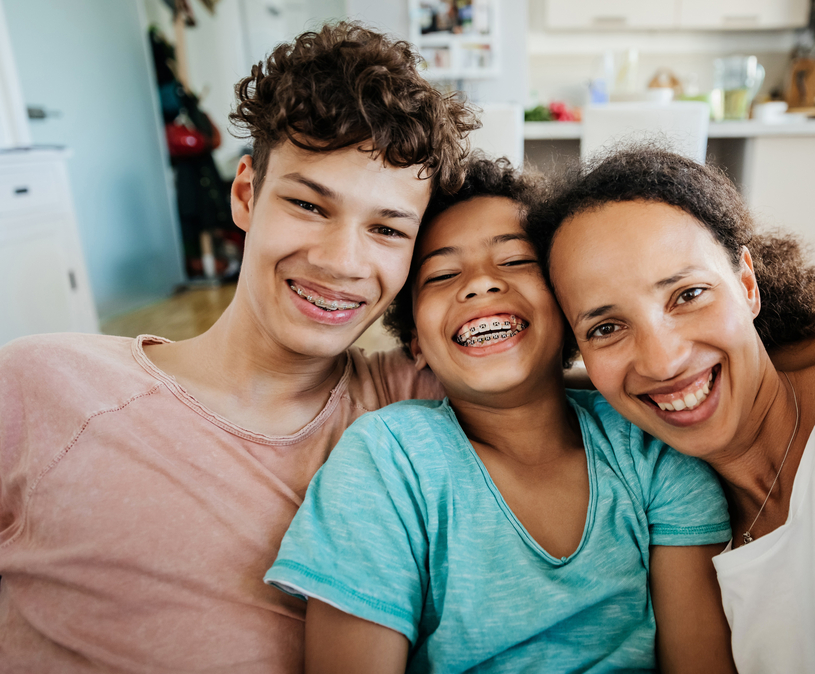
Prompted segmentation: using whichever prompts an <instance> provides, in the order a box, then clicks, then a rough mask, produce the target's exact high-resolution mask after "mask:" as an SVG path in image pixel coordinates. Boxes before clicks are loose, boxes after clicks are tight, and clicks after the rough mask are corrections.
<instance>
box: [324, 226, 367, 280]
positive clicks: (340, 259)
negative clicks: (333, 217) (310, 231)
mask: <svg viewBox="0 0 815 674" xmlns="http://www.w3.org/2000/svg"><path fill="white" fill-rule="evenodd" d="M359 229H360V228H358V227H355V226H354V225H353V224H352V223H337V224H335V225H333V226H329V227H326V228H325V229H324V230H323V231H322V232H321V233H320V236H319V238H318V239H317V240H315V241H314V242H312V245H311V246H310V248H309V252H308V261H309V263H310V264H312V265H314V266H315V267H318V268H319V269H321V270H322V271H323V272H325V273H326V274H327V275H329V276H331V277H333V278H337V279H362V278H368V277H369V276H370V275H371V264H372V260H371V259H370V257H371V256H370V255H368V251H367V250H366V246H365V240H364V236H363V235H362V234H361V233H360V231H359Z"/></svg>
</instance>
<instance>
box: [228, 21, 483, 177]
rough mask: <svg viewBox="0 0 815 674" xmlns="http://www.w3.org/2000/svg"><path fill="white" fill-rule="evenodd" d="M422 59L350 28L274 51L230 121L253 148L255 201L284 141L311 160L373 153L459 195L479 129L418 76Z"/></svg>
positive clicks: (457, 104) (334, 27)
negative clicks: (470, 143)
mask: <svg viewBox="0 0 815 674" xmlns="http://www.w3.org/2000/svg"><path fill="white" fill-rule="evenodd" d="M420 60H421V58H420V57H419V56H418V55H417V54H416V52H415V51H414V50H413V48H412V47H411V45H410V44H409V43H407V42H404V41H394V40H392V39H390V38H388V37H387V36H385V35H381V34H379V33H376V32H374V31H372V30H369V29H367V28H365V27H364V26H362V25H361V24H359V23H354V22H344V21H343V22H339V23H336V24H327V25H325V26H323V27H322V29H321V30H320V31H319V32H308V33H303V34H302V35H300V36H299V37H298V38H296V39H295V40H294V42H291V43H286V44H281V45H278V46H277V47H276V48H275V50H274V51H273V52H272V54H271V55H270V56H269V57H268V59H266V61H265V62H260V63H258V64H257V65H255V66H253V67H252V74H251V75H250V76H249V77H246V78H244V79H242V80H241V81H240V82H238V84H237V85H236V86H235V93H236V94H237V97H238V105H237V108H236V110H235V112H233V113H232V114H231V115H230V121H231V122H232V123H233V124H234V125H235V126H237V127H239V128H242V129H243V134H242V135H243V136H244V137H250V136H251V138H252V139H253V145H254V148H253V160H254V170H255V183H254V184H255V191H256V193H257V192H259V189H260V186H261V184H262V182H263V178H264V177H265V174H266V168H267V164H268V158H269V152H270V151H271V150H272V149H273V148H275V147H276V146H277V145H278V144H280V143H282V142H283V141H286V140H289V141H291V142H292V143H293V144H294V145H296V146H297V147H300V148H303V149H306V150H310V151H312V152H331V151H333V150H338V149H341V148H346V147H351V146H354V145H358V144H362V143H364V144H370V146H371V147H370V151H371V153H372V155H375V156H380V157H381V158H382V159H384V160H385V161H386V162H387V163H388V164H390V165H391V166H397V167H407V166H420V167H421V171H420V177H424V178H431V179H432V185H433V188H434V191H435V188H437V187H438V188H440V189H441V190H442V191H444V192H454V191H455V190H457V189H458V188H459V186H460V185H461V183H462V181H463V179H464V175H463V169H462V166H461V163H462V160H463V159H464V157H465V156H466V154H467V143H466V135H467V134H468V133H469V132H470V131H472V130H473V129H476V128H478V127H479V126H480V124H479V122H478V120H477V117H476V116H475V113H474V112H473V110H472V109H471V108H470V107H468V106H467V105H466V104H464V103H462V102H461V101H459V100H457V99H456V98H455V96H452V95H451V96H443V95H442V94H440V93H439V92H438V91H436V89H434V88H433V87H432V86H431V85H430V84H429V83H428V82H427V81H426V80H425V79H424V78H423V77H422V76H421V75H420V74H419V72H418V70H417V64H418V63H419V62H420ZM238 133H239V134H240V133H241V132H240V131H239V132H238ZM365 149H367V147H366V148H365Z"/></svg>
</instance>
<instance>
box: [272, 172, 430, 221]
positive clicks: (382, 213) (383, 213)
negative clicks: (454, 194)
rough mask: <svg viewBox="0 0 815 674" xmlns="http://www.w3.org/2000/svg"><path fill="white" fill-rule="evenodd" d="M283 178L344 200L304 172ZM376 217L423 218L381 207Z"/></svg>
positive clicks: (322, 194) (331, 197)
mask: <svg viewBox="0 0 815 674" xmlns="http://www.w3.org/2000/svg"><path fill="white" fill-rule="evenodd" d="M282 179H283V180H288V181H290V182H295V183H300V184H301V185H304V186H305V187H308V188H309V189H310V190H311V191H313V192H316V193H317V194H319V195H320V196H321V197H323V198H324V199H330V200H331V201H342V197H341V196H340V194H339V193H338V192H335V191H334V190H332V189H331V188H330V187H328V186H327V185H323V184H322V183H318V182H315V181H313V180H311V179H310V178H306V177H305V176H304V175H303V174H302V173H296V172H295V173H287V174H286V175H284V176H283V178H282ZM376 217H378V218H386V219H389V220H390V219H393V218H397V219H401V220H410V221H411V222H412V223H414V224H416V225H417V226H418V224H419V223H420V222H421V220H422V219H421V218H420V217H419V214H418V213H412V212H410V211H400V210H399V209H396V208H380V209H379V210H378V211H376Z"/></svg>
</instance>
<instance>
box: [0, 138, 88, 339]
mask: <svg viewBox="0 0 815 674" xmlns="http://www.w3.org/2000/svg"><path fill="white" fill-rule="evenodd" d="M65 331H76V332H98V331H99V322H98V319H97V316H96V309H95V307H94V304H93V298H92V296H91V292H90V285H89V283H88V275H87V272H86V270H85V263H84V260H83V257H82V251H81V248H80V245H79V236H78V233H77V230H76V220H75V218H74V213H73V205H72V201H71V195H70V190H69V187H68V175H67V171H66V169H65V164H64V154H63V153H62V152H60V151H55V150H11V151H5V152H0V344H5V343H6V342H9V341H11V340H12V339H15V338H17V337H22V336H24V335H31V334H36V333H41V332H65Z"/></svg>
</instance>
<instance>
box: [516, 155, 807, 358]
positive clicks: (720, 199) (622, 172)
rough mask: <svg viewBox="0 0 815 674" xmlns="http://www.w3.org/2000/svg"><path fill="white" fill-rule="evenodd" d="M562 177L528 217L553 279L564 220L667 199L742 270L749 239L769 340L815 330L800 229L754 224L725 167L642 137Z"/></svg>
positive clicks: (771, 343) (760, 324)
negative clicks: (794, 232) (776, 230)
mask: <svg viewBox="0 0 815 674" xmlns="http://www.w3.org/2000/svg"><path fill="white" fill-rule="evenodd" d="M558 182H559V184H558V185H557V186H554V187H553V188H552V193H551V194H550V197H549V199H548V200H547V201H546V202H541V203H539V204H538V206H537V207H536V208H535V209H534V211H533V212H530V214H529V216H528V217H527V232H528V234H529V237H530V239H531V240H532V242H533V244H534V245H535V246H536V248H537V250H538V256H539V259H540V261H541V265H542V267H543V273H544V276H545V277H546V279H547V281H548V282H549V283H550V286H551V278H550V276H549V259H550V258H549V256H550V252H551V250H552V242H553V240H554V238H555V236H556V235H557V231H558V229H559V228H560V226H561V225H562V224H563V223H564V222H566V221H567V220H569V219H570V218H573V217H574V216H576V215H578V214H579V213H583V212H586V211H590V210H594V209H598V208H601V207H602V206H604V205H605V204H608V203H613V202H623V201H651V202H661V203H664V204H668V205H670V206H675V207H677V208H681V209H682V210H683V211H685V212H686V213H688V214H689V215H691V216H692V217H693V218H694V219H695V220H696V221H697V222H699V224H701V225H702V226H703V227H704V228H705V229H707V230H708V231H709V232H710V233H711V234H712V235H713V238H714V239H715V240H716V241H717V242H718V243H719V245H721V246H722V248H723V249H724V250H725V252H726V253H727V255H728V257H729V258H730V262H731V264H732V265H733V268H734V269H735V270H738V268H739V261H740V258H741V247H742V246H747V248H748V249H749V251H750V254H751V256H752V259H753V268H754V271H755V275H756V280H757V282H758V287H759V291H760V293H761V312H760V313H759V315H758V316H757V317H756V319H755V321H754V325H755V327H756V330H757V331H758V334H759V336H760V337H761V340H762V341H763V342H764V345H765V346H766V347H767V348H772V347H777V346H783V345H785V344H791V343H793V342H797V341H800V340H802V339H805V338H809V337H812V336H815V268H813V267H812V266H811V265H810V264H808V263H807V262H805V260H804V256H803V254H802V251H801V247H800V245H799V243H798V241H797V240H796V239H795V238H794V237H792V236H789V235H777V236H774V235H768V234H760V233H757V232H756V231H755V228H754V225H753V220H752V217H751V216H750V213H749V211H748V210H747V207H746V206H745V204H744V200H743V199H742V198H741V195H740V194H739V193H738V191H737V190H736V188H735V186H734V185H733V183H732V182H731V181H730V179H729V178H728V177H727V176H726V175H725V174H724V173H723V172H722V171H721V170H719V169H717V168H714V167H712V166H703V165H701V164H697V163H696V162H694V161H692V160H690V159H687V158H685V157H682V156H681V155H678V154H674V153H672V152H668V151H666V150H663V149H660V148H658V147H653V146H650V145H640V146H633V147H628V148H625V149H623V150H620V151H618V152H615V153H613V154H611V155H608V156H605V157H599V158H597V159H595V160H593V161H592V162H589V163H587V164H585V165H584V166H583V167H576V168H574V169H573V170H572V171H571V172H566V173H564V174H562V175H561V177H560V178H559V181H558ZM571 339H572V340H573V339H574V336H573V335H572V336H571Z"/></svg>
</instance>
